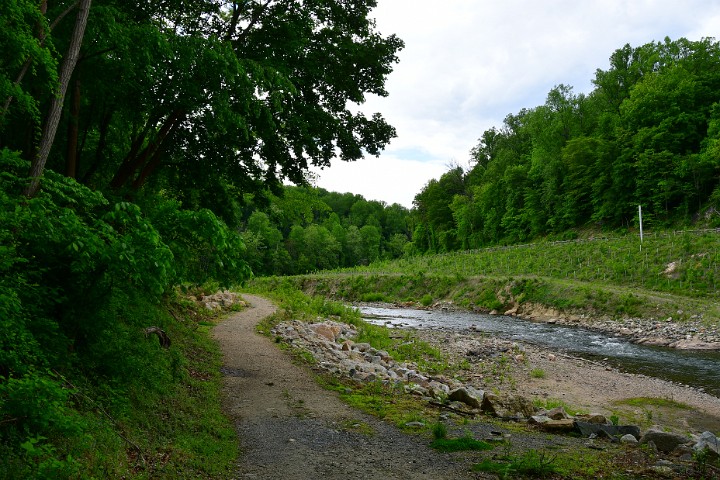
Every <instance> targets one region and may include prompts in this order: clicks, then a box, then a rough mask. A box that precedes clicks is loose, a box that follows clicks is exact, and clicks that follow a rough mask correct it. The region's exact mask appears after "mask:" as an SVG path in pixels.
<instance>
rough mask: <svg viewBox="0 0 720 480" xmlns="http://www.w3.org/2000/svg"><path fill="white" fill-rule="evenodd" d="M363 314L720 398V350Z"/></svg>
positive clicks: (520, 324)
mask: <svg viewBox="0 0 720 480" xmlns="http://www.w3.org/2000/svg"><path fill="white" fill-rule="evenodd" d="M359 309H360V311H361V313H362V315H363V317H364V319H365V320H366V321H368V322H370V323H374V324H379V325H386V326H388V327H392V328H417V329H430V330H458V331H462V332H463V333H474V334H477V335H483V334H489V335H495V336H498V337H501V338H504V339H508V340H515V341H520V342H527V343H531V344H534V345H537V346H541V347H547V348H551V349H557V350H559V351H562V352H566V353H568V354H574V355H577V356H580V357H584V358H588V359H591V360H603V361H604V362H605V363H609V364H611V365H613V366H614V367H616V368H618V369H620V370H623V371H626V372H631V373H640V374H643V375H647V376H651V377H657V378H661V379H663V380H668V381H671V382H675V383H679V384H683V385H690V386H692V387H695V388H698V389H702V390H704V391H705V392H707V393H709V394H711V395H714V396H716V397H720V352H718V351H703V350H677V349H672V348H663V347H653V346H647V345H638V344H634V343H631V342H629V341H627V340H626V339H624V338H623V337H619V336H614V335H612V334H605V333H601V332H596V331H593V330H588V329H585V328H579V327H572V326H567V325H555V324H548V323H539V322H531V321H529V320H522V319H519V318H516V317H508V316H503V315H484V314H478V313H471V312H460V311H445V310H417V309H409V308H382V307H375V306H362V307H359Z"/></svg>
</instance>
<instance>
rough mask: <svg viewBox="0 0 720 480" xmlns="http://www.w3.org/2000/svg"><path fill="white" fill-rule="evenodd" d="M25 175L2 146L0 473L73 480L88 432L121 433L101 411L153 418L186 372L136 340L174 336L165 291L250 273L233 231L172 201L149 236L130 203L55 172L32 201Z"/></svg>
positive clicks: (88, 446)
mask: <svg viewBox="0 0 720 480" xmlns="http://www.w3.org/2000/svg"><path fill="white" fill-rule="evenodd" d="M28 170H29V166H28V163H27V162H25V161H23V160H21V159H20V158H19V156H18V155H17V154H16V153H14V152H10V151H8V150H0V458H4V459H5V463H6V465H3V467H7V468H0V478H68V477H72V476H73V475H75V473H76V472H77V469H78V465H79V464H78V461H80V459H81V457H84V458H85V459H87V457H88V456H93V455H95V453H91V452H95V451H97V450H98V447H97V446H96V445H94V442H93V441H89V440H88V438H89V432H90V429H92V431H93V433H95V434H98V435H99V436H103V435H104V434H102V435H101V432H103V431H106V430H113V429H115V428H117V426H116V425H114V424H113V423H112V422H111V423H110V424H108V423H107V422H105V423H104V424H103V426H98V424H97V418H98V415H99V414H98V413H97V410H98V408H101V411H103V412H105V408H104V407H99V405H105V406H106V407H107V408H108V409H110V410H112V411H114V412H115V414H117V415H119V416H120V417H124V416H126V415H130V414H131V412H132V411H133V410H134V409H135V408H137V407H138V406H141V404H142V403H143V402H146V406H147V408H146V409H145V410H142V411H147V410H151V409H152V406H148V405H149V404H151V403H152V402H155V404H158V403H161V398H162V396H163V395H164V394H166V393H167V390H168V389H169V388H172V387H173V385H174V384H175V383H177V382H178V381H179V380H180V379H181V378H182V377H183V375H184V371H183V368H182V365H183V362H184V359H183V356H182V353H181V352H180V351H178V349H171V350H170V351H164V350H163V349H162V348H161V346H160V345H159V344H158V342H157V341H156V340H154V338H146V335H145V334H144V328H145V327H148V326H157V327H160V328H163V329H167V330H168V331H172V328H173V325H172V324H171V321H172V319H171V318H170V317H169V316H167V315H162V314H161V310H160V306H161V305H162V302H163V300H164V299H165V298H167V297H168V296H172V295H173V287H174V285H175V284H176V283H177V282H179V281H185V282H196V283H201V282H204V281H207V280H212V279H216V280H218V281H219V282H223V283H224V284H229V283H234V282H233V280H235V281H237V282H239V281H242V280H244V279H245V278H247V277H248V275H249V271H248V270H247V267H246V266H245V264H244V262H242V260H241V259H240V255H242V251H243V249H242V243H241V242H240V240H239V236H238V235H236V234H234V233H233V232H231V231H230V230H229V229H228V228H227V227H226V226H224V224H222V223H221V222H219V221H218V220H217V218H215V217H214V215H212V214H210V213H209V212H199V213H192V212H190V213H188V212H182V211H180V210H179V209H177V208H175V207H176V206H174V205H170V206H169V207H167V208H166V209H165V210H163V211H164V212H165V213H167V214H168V215H167V218H164V220H165V222H166V223H162V222H161V227H162V228H161V229H160V230H158V229H156V228H155V226H154V225H153V224H152V223H151V222H150V220H149V218H148V217H146V216H145V215H143V212H142V211H141V209H140V207H139V206H138V205H135V204H132V203H128V202H118V203H111V202H110V201H108V200H107V199H106V198H105V197H103V196H102V195H101V194H99V193H97V192H93V191H91V190H89V189H88V188H85V187H83V186H81V185H79V184H77V183H76V182H75V181H74V180H72V179H68V178H66V177H63V176H60V175H57V174H55V173H53V172H52V171H47V172H46V173H45V176H44V177H43V183H42V190H41V191H40V192H39V193H38V194H37V195H36V196H35V197H33V198H27V197H25V196H24V195H22V193H21V192H22V191H23V188H24V186H25V185H26V184H27V181H28V179H27V178H26V172H27V171H28ZM173 222H174V223H173ZM173 228H177V229H178V231H179V232H180V233H176V234H174V236H170V234H171V232H172V231H173ZM195 228H197V231H195V230H193V229H195ZM162 235H168V236H169V237H170V239H169V243H170V246H168V244H167V243H166V241H165V238H163V237H162ZM216 244H217V246H215V245H216ZM185 262H187V263H185ZM91 397H92V398H93V399H94V400H92V401H89V399H90V398H91ZM98 402H100V403H98ZM133 402H134V404H133ZM131 405H132V406H131ZM107 436H109V437H112V433H110V434H109V435H107ZM111 443H112V442H111ZM113 448H118V446H117V445H115V446H114V447H113ZM120 449H121V450H122V447H120ZM125 461H127V460H125ZM101 463H102V462H101ZM118 475H119V474H118Z"/></svg>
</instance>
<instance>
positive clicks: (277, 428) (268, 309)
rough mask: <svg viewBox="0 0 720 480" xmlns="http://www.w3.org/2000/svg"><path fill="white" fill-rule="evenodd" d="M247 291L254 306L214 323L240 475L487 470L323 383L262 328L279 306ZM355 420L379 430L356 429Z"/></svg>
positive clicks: (456, 474)
mask: <svg viewBox="0 0 720 480" xmlns="http://www.w3.org/2000/svg"><path fill="white" fill-rule="evenodd" d="M243 297H244V298H245V300H247V301H248V302H249V303H250V307H249V308H248V309H246V310H243V311H242V312H238V313H234V314H232V315H230V316H229V317H228V318H227V319H225V320H224V321H223V322H221V323H220V324H219V325H218V326H217V327H215V329H214V331H213V336H214V337H215V339H216V340H217V341H218V343H219V344H220V347H221V349H222V352H223V356H224V361H223V363H224V367H223V373H224V375H225V377H224V389H223V397H224V398H223V407H224V410H225V412H226V414H227V415H229V416H230V418H231V419H232V420H233V421H234V423H235V425H236V429H237V432H238V435H239V438H240V446H241V449H242V453H241V456H240V460H239V463H238V470H237V475H236V478H282V479H307V478H324V479H343V480H347V479H353V478H358V479H378V480H379V479H444V478H447V479H451V478H453V479H463V478H467V479H473V478H486V477H485V476H484V475H483V474H480V473H472V472H470V471H469V466H468V465H463V462H462V461H460V462H455V461H453V458H452V457H451V456H448V455H442V454H439V453H437V452H435V451H434V450H432V449H430V448H429V447H428V446H427V444H428V441H427V439H423V438H421V437H416V436H410V435H406V434H403V433H402V432H400V431H399V430H398V429H397V428H395V427H394V426H392V425H388V424H386V423H385V422H382V421H380V420H378V419H376V418H374V417H371V416H369V415H365V414H363V413H361V412H358V411H356V410H354V409H352V408H350V407H348V406H347V405H345V404H344V403H342V402H341V401H340V400H339V398H338V397H337V395H335V394H334V392H331V391H327V390H325V389H323V388H322V387H320V386H319V385H317V383H316V382H315V381H314V379H313V378H312V374H311V373H310V372H308V371H307V370H306V369H304V368H301V367H299V366H297V365H295V364H293V362H292V358H291V357H290V355H289V354H287V353H286V352H283V351H281V350H280V349H279V348H277V346H276V345H274V344H273V343H272V341H271V340H270V339H268V338H265V337H263V336H261V335H260V334H258V333H256V331H255V326H256V325H257V323H258V322H259V321H261V320H262V319H263V318H265V317H267V316H269V315H272V314H273V313H274V311H275V307H274V306H273V305H272V304H271V303H270V302H269V301H267V300H266V299H264V298H261V297H257V296H252V295H243ZM357 424H365V425H368V426H370V428H371V429H372V430H373V431H374V432H375V433H374V434H373V435H368V434H364V433H360V432H357V431H352V425H357Z"/></svg>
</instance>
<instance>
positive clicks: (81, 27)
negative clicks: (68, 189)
mask: <svg viewBox="0 0 720 480" xmlns="http://www.w3.org/2000/svg"><path fill="white" fill-rule="evenodd" d="M91 3H92V0H80V3H79V5H78V14H77V18H76V19H75V28H74V30H73V34H72V37H71V38H70V45H69V47H68V52H67V55H66V57H65V58H64V59H63V63H62V67H61V68H60V85H59V88H58V92H57V94H56V95H55V96H54V97H53V98H52V100H51V101H50V110H49V112H48V116H47V119H46V121H45V127H44V128H43V132H42V137H40V147H39V149H38V153H37V156H36V157H35V159H34V160H33V162H32V165H31V167H30V177H31V178H32V180H31V181H30V185H28V187H27V189H26V190H25V195H26V196H27V197H33V196H35V194H36V193H37V191H38V188H40V177H41V176H42V174H43V172H44V171H45V164H46V163H47V159H48V156H49V155H50V149H51V148H52V145H53V142H54V141H55V134H56V133H57V128H58V124H59V123H60V114H61V113H62V107H63V101H64V100H65V92H66V91H67V88H68V84H69V83H70V77H71V76H72V73H73V70H75V65H76V64H77V61H78V58H79V56H80V47H81V46H82V40H83V37H84V36H85V27H86V26H87V20H88V16H89V14H90V5H91Z"/></svg>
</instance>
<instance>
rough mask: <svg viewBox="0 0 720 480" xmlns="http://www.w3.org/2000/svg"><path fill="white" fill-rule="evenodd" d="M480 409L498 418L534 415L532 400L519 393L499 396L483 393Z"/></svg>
mask: <svg viewBox="0 0 720 480" xmlns="http://www.w3.org/2000/svg"><path fill="white" fill-rule="evenodd" d="M480 409H481V410H482V411H483V412H485V413H488V414H490V415H493V416H495V417H500V418H518V417H522V418H530V417H532V416H533V415H535V406H534V405H533V404H532V402H531V401H530V400H528V399H527V398H525V397H522V396H519V395H514V396H509V397H506V398H501V397H499V396H497V395H495V394H494V393H485V396H484V397H483V401H482V404H481V405H480Z"/></svg>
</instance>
